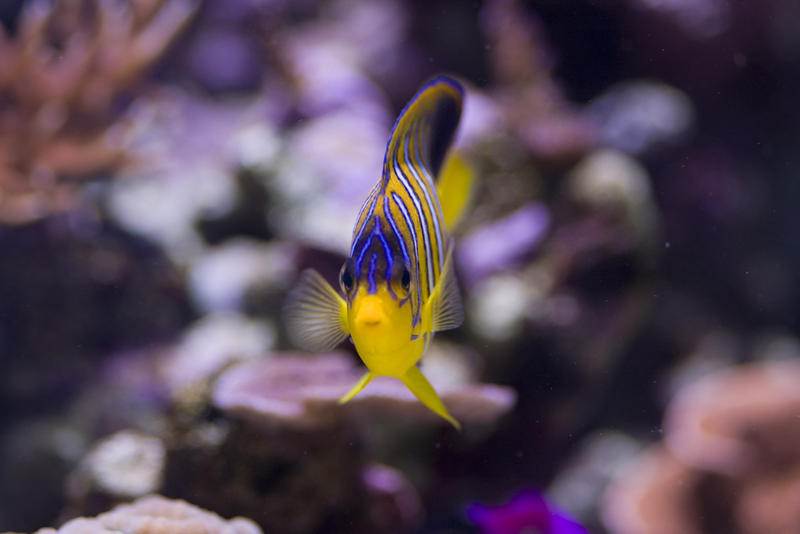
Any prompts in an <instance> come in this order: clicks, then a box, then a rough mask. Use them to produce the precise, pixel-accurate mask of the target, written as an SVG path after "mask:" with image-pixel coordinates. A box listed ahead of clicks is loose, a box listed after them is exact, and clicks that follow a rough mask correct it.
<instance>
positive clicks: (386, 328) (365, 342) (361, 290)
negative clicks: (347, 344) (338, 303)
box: [342, 265, 424, 376]
mask: <svg viewBox="0 0 800 534" xmlns="http://www.w3.org/2000/svg"><path fill="white" fill-rule="evenodd" d="M346 270H347V265H346V266H345V268H344V269H343V271H342V274H343V275H342V289H343V290H344V291H345V294H346V296H347V303H348V306H347V328H348V331H349V332H350V337H352V338H353V344H354V345H355V346H356V350H357V351H358V355H359V356H360V357H361V359H362V360H363V361H364V364H365V365H366V366H367V367H368V368H369V369H370V370H371V371H373V372H374V373H376V374H381V375H390V376H402V374H404V373H405V371H407V370H408V368H409V367H411V366H412V365H414V364H415V363H416V362H417V360H419V358H420V356H422V349H423V348H424V344H423V340H422V339H421V336H414V334H415V332H414V330H415V329H414V328H413V327H412V319H413V317H412V310H411V302H410V299H409V298H408V292H409V290H410V284H409V281H408V279H407V277H404V276H403V274H402V273H401V274H400V275H399V276H397V277H393V279H392V280H385V279H384V280H382V281H380V282H378V283H377V284H376V286H375V287H374V289H373V292H372V293H370V292H369V284H368V283H354V282H355V280H353V279H352V278H349V279H348V277H347V274H346ZM417 329H418V328H417ZM412 337H415V339H412Z"/></svg>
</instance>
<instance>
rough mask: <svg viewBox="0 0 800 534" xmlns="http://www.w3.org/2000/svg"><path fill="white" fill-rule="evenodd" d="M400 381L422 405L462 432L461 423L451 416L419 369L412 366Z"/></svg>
mask: <svg viewBox="0 0 800 534" xmlns="http://www.w3.org/2000/svg"><path fill="white" fill-rule="evenodd" d="M400 380H402V381H403V383H404V384H405V385H406V387H407V388H408V389H410V390H411V393H413V394H414V395H415V396H416V397H417V398H418V399H419V400H420V401H421V402H422V404H424V405H425V406H427V407H428V408H429V409H430V410H431V411H432V412H434V413H435V414H437V415H439V416H440V417H442V418H444V419H446V420H447V421H448V422H449V423H450V424H451V425H453V426H454V427H456V430H461V423H459V422H458V421H456V419H455V418H454V417H453V416H452V415H450V413H449V412H448V411H447V408H446V407H445V405H444V403H443V402H442V399H440V398H439V395H437V394H436V390H435V389H433V386H432V385H431V383H430V382H428V379H427V378H425V375H423V374H422V371H420V369H419V367H417V366H416V365H412V366H411V367H410V368H409V369H408V371H406V374H405V375H403V376H402V377H400Z"/></svg>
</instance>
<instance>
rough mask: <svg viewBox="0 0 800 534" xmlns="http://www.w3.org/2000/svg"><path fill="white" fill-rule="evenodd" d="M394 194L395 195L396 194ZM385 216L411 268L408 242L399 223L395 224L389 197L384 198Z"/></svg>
mask: <svg viewBox="0 0 800 534" xmlns="http://www.w3.org/2000/svg"><path fill="white" fill-rule="evenodd" d="M392 194H393V195H395V194H396V193H392ZM383 214H384V215H385V216H386V220H387V221H389V226H391V227H392V231H393V232H394V235H395V237H396V238H397V241H398V242H399V243H400V252H402V253H403V260H404V261H405V264H406V266H408V267H411V259H410V258H409V257H408V250H407V249H406V242H405V240H404V239H403V234H401V233H400V230H399V229H398V228H397V223H395V222H394V217H393V216H392V210H391V208H390V207H389V197H383ZM412 231H413V229H412Z"/></svg>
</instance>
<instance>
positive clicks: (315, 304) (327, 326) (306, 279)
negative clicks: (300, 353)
mask: <svg viewBox="0 0 800 534" xmlns="http://www.w3.org/2000/svg"><path fill="white" fill-rule="evenodd" d="M284 315H285V317H286V327H287V331H288V334H289V336H290V337H291V339H292V341H293V342H294V343H295V344H296V345H297V346H299V347H300V348H303V349H305V350H310V351H312V352H324V351H326V350H331V349H332V348H334V347H335V346H336V345H338V344H339V343H341V342H342V341H344V339H345V338H346V337H347V330H346V325H347V303H345V301H344V300H343V299H342V297H340V296H339V294H338V293H337V292H336V290H335V289H333V288H332V287H331V285H330V284H329V283H328V282H326V281H325V279H324V278H322V276H321V275H320V274H319V273H318V272H316V271H314V270H311V269H309V270H306V271H303V273H302V274H301V275H300V282H299V283H298V284H297V287H295V288H294V289H293V290H292V291H291V292H290V293H289V296H288V299H287V301H286V305H285V307H284Z"/></svg>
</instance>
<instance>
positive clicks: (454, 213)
mask: <svg viewBox="0 0 800 534" xmlns="http://www.w3.org/2000/svg"><path fill="white" fill-rule="evenodd" d="M474 183H475V172H474V170H473V168H472V166H471V165H470V164H469V163H468V162H467V160H466V159H465V158H464V157H463V156H462V155H461V153H460V152H459V151H457V150H456V151H452V152H451V153H450V155H449V156H448V158H447V159H446V160H445V163H444V165H443V166H442V170H441V172H439V178H438V180H437V181H436V195H437V196H438V197H439V204H440V205H441V206H442V215H443V216H444V225H445V228H447V231H448V232H452V231H453V228H455V227H456V226H458V223H459V222H461V219H463V218H464V214H465V213H466V211H467V207H468V206H469V204H470V201H471V200H472V191H473V186H474Z"/></svg>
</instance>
